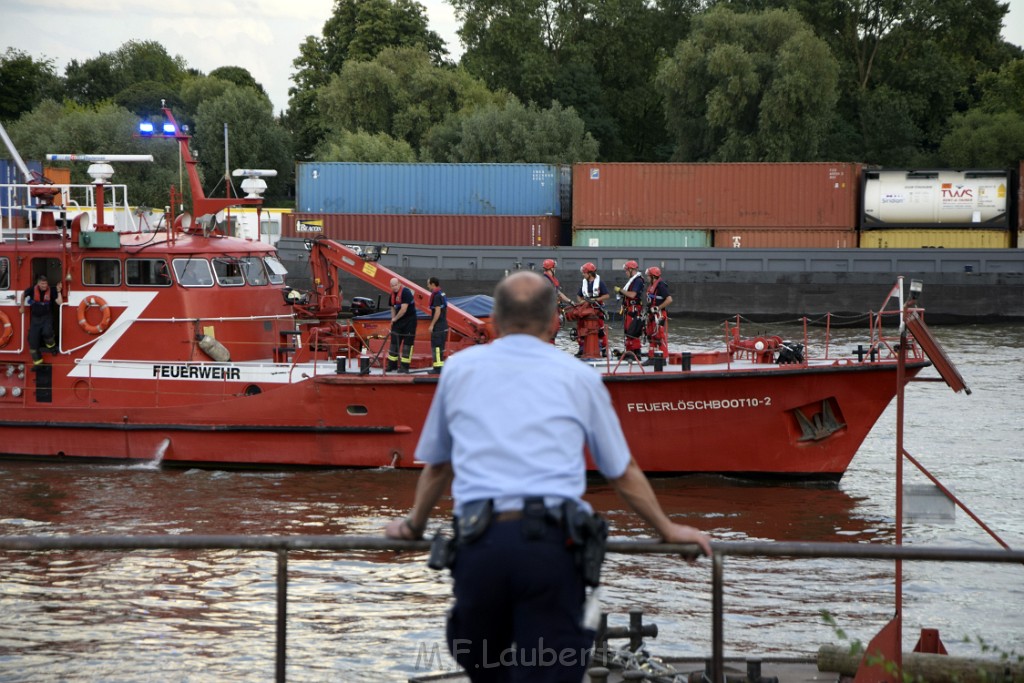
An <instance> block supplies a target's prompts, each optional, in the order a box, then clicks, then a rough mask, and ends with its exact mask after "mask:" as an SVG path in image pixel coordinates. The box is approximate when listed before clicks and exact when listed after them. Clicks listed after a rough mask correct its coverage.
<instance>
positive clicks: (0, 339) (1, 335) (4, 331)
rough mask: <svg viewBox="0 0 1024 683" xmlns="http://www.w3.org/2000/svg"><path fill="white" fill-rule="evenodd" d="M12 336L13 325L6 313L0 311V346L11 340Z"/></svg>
mask: <svg viewBox="0 0 1024 683" xmlns="http://www.w3.org/2000/svg"><path fill="white" fill-rule="evenodd" d="M13 336H14V326H13V325H11V319H10V318H8V317H7V314H6V313H4V312H3V311H0V346H7V342H9V341H11V337H13Z"/></svg>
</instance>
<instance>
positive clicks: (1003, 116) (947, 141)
mask: <svg viewBox="0 0 1024 683" xmlns="http://www.w3.org/2000/svg"><path fill="white" fill-rule="evenodd" d="M951 123H952V125H951V127H950V132H949V133H948V134H947V135H946V136H945V137H944V138H943V139H942V143H941V146H940V152H941V154H942V160H943V161H944V162H945V164H947V165H949V166H953V167H954V168H1008V169H1009V168H1017V166H1018V164H1020V160H1021V159H1024V115H1021V114H1020V113H1019V112H1016V111H1003V112H999V113H994V114H993V113H986V112H984V111H981V110H980V109H974V110H971V111H969V112H967V113H966V114H956V115H954V116H953V120H952V122H951Z"/></svg>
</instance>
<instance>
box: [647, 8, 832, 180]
mask: <svg viewBox="0 0 1024 683" xmlns="http://www.w3.org/2000/svg"><path fill="white" fill-rule="evenodd" d="M837 80H838V66H837V65H836V62H835V59H834V58H833V57H832V55H831V53H830V52H829V49H828V46H827V45H826V44H825V43H824V42H823V41H821V40H820V39H818V38H816V37H815V36H814V35H813V33H812V32H811V30H810V28H809V27H808V26H807V24H806V23H805V22H804V21H803V20H802V19H801V18H800V17H799V15H797V14H796V13H794V12H789V11H784V10H770V11H767V12H762V13H751V14H736V13H734V12H731V11H729V10H725V9H715V10H712V11H709V12H707V13H706V14H704V15H702V16H700V17H698V18H697V19H696V20H695V22H694V29H693V32H692V33H691V35H690V37H689V38H687V39H686V40H685V41H683V42H681V43H680V44H679V46H678V47H677V48H676V51H675V53H674V55H673V56H672V57H670V58H668V59H666V60H665V62H663V63H662V66H661V69H660V71H659V73H658V77H657V85H658V88H659V90H660V91H661V93H662V94H663V95H664V98H665V117H666V121H667V123H668V128H669V130H670V131H671V132H672V133H673V134H674V136H675V141H676V151H675V155H674V158H675V159H677V160H680V161H810V160H814V159H817V158H819V150H820V147H821V144H822V141H823V140H824V139H825V137H826V134H827V131H828V127H829V124H830V122H831V121H832V115H833V111H834V107H835V103H836V100H837V98H838V92H837V89H836V85H837Z"/></svg>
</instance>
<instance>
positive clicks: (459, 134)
mask: <svg viewBox="0 0 1024 683" xmlns="http://www.w3.org/2000/svg"><path fill="white" fill-rule="evenodd" d="M450 126H451V127H450V128H443V129H441V130H439V131H438V132H439V137H438V139H435V140H433V141H432V143H431V145H430V157H431V158H432V159H434V160H436V161H445V162H463V163H469V162H475V163H544V164H568V163H574V162H577V161H585V160H590V159H595V158H596V157H597V152H598V143H597V141H596V140H594V138H593V136H591V135H590V133H588V132H587V131H586V127H585V126H584V124H583V120H582V119H581V118H580V117H579V115H577V114H576V112H575V111H574V110H572V109H571V108H570V109H566V108H563V107H562V105H560V104H559V103H558V102H555V103H553V104H552V105H551V107H549V108H547V109H540V108H539V107H537V106H536V105H530V106H529V107H524V106H523V105H522V104H521V103H520V102H519V101H518V100H515V99H511V100H509V102H508V103H506V104H505V105H504V106H503V107H498V106H490V107H485V108H482V109H479V110H477V111H475V112H473V113H472V114H469V115H467V116H465V117H461V118H460V119H456V120H453V121H452V122H450ZM442 142H446V143H447V147H445V146H443V144H442Z"/></svg>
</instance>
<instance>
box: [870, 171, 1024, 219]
mask: <svg viewBox="0 0 1024 683" xmlns="http://www.w3.org/2000/svg"><path fill="white" fill-rule="evenodd" d="M1008 188H1009V173H1008V172H1007V171H951V170H934V171H906V170H895V171H886V170H883V171H867V172H865V174H864V183H863V190H864V217H863V221H862V225H861V227H862V228H867V229H870V228H878V227H883V226H891V227H898V226H919V225H920V226H924V225H934V226H938V225H942V226H945V227H950V228H952V227H972V226H979V227H980V226H981V225H985V226H986V227H1007V226H1008V223H1007V220H1008V213H1007V210H1008V208H1009V205H1010V199H1009V192H1008Z"/></svg>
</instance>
